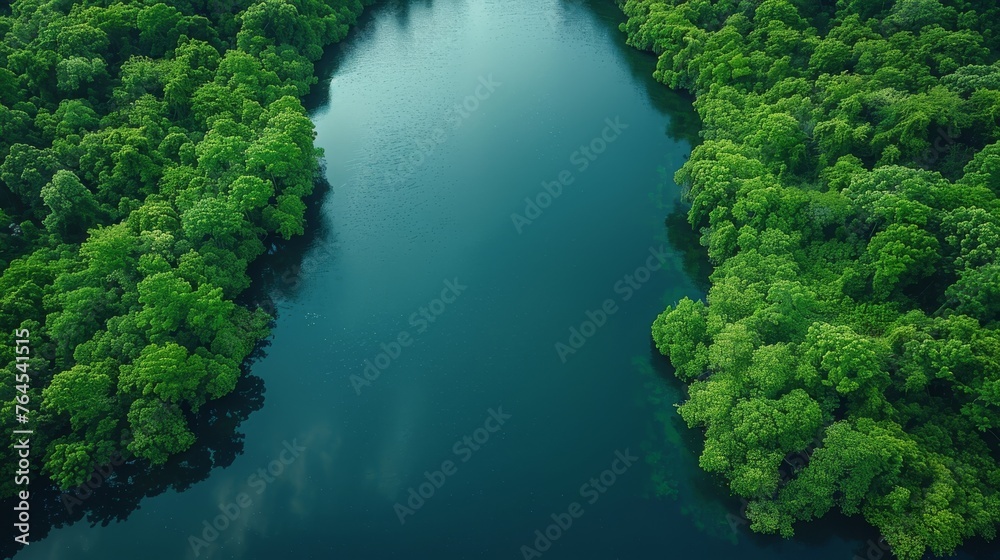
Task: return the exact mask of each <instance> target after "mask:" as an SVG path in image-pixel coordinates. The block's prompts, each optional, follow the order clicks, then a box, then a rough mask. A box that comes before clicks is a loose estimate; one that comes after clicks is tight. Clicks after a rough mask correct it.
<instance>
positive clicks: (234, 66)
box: [0, 0, 371, 497]
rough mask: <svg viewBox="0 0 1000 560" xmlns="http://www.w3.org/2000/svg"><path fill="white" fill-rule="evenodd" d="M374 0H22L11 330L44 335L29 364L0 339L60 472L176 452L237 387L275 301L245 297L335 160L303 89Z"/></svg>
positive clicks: (7, 25) (8, 201)
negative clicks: (118, 456) (320, 149)
mask: <svg viewBox="0 0 1000 560" xmlns="http://www.w3.org/2000/svg"><path fill="white" fill-rule="evenodd" d="M370 3H371V2H370V1H367V2H362V1H361V0H324V1H320V0H296V1H292V2H288V1H284V0H262V1H243V0H182V1H179V2H169V3H164V2H158V1H155V0H149V1H138V0H137V1H116V2H111V1H91V0H86V1H67V0H52V1H43V0H19V1H17V2H14V3H13V4H12V5H11V6H9V7H7V8H4V10H6V12H5V13H2V15H0V37H2V42H0V161H2V162H3V163H2V164H0V208H2V210H0V269H2V270H3V274H2V276H0V298H2V302H0V331H3V332H5V333H14V332H15V330H19V331H21V330H27V331H28V332H30V340H31V345H30V350H31V354H30V359H29V360H28V361H27V362H24V363H25V364H27V367H26V368H24V366H22V368H23V369H26V370H27V372H28V375H24V373H22V372H21V371H19V370H18V369H17V366H16V365H15V359H14V357H15V356H14V348H15V347H14V345H13V344H10V345H7V344H5V345H4V346H2V347H0V364H3V366H2V367H3V370H2V371H0V377H2V381H0V400H2V404H0V415H2V417H3V421H4V425H5V426H7V427H8V428H10V429H15V428H16V427H18V425H17V424H15V423H14V418H15V406H16V404H17V403H18V402H22V403H23V402H29V403H31V404H30V406H29V407H28V408H29V410H30V411H31V414H30V417H29V425H30V426H31V428H32V429H33V430H34V436H33V437H32V447H33V450H34V453H35V454H36V455H37V456H39V459H40V460H39V463H40V465H39V466H40V467H41V468H40V471H41V474H43V475H44V476H46V477H47V478H49V479H51V480H52V481H53V482H55V483H56V484H58V485H59V486H60V487H62V488H64V489H66V488H70V487H72V486H75V485H77V484H80V483H81V482H82V481H83V480H84V479H85V478H86V477H87V476H88V475H89V474H90V472H91V469H92V468H93V465H95V464H106V463H107V462H108V461H109V459H110V457H111V456H112V454H114V453H123V452H124V451H125V450H127V451H128V452H129V453H130V454H131V455H132V456H134V457H138V458H140V459H144V460H148V461H149V462H150V463H152V464H154V465H155V464H162V463H164V462H165V461H166V460H167V459H168V457H170V456H172V455H175V454H177V453H179V452H182V451H184V450H186V449H188V448H189V447H190V446H191V445H192V443H193V442H194V439H195V436H194V435H193V433H192V432H191V430H190V429H189V425H188V422H189V419H190V417H191V414H193V413H196V412H197V411H198V410H199V408H200V407H201V406H203V405H204V404H205V403H206V402H208V401H210V400H213V399H218V398H220V397H222V396H223V395H226V394H227V393H229V392H231V391H232V390H233V388H234V387H235V385H236V382H237V378H238V377H239V375H240V365H241V364H242V363H243V361H244V359H245V358H246V357H247V356H248V355H249V354H250V353H251V351H252V350H253V348H254V346H255V345H256V344H257V342H258V341H259V340H260V339H262V338H263V337H265V336H266V335H267V333H268V324H269V321H270V319H271V317H270V316H269V315H268V314H267V313H265V312H264V311H263V310H261V309H259V308H257V309H247V308H246V307H245V306H241V305H238V304H236V303H235V302H234V299H235V298H236V297H237V296H238V295H239V294H240V293H241V292H243V291H244V290H246V289H247V287H248V286H249V284H250V279H249V277H248V275H247V268H248V265H249V264H250V263H251V262H252V261H254V259H256V258H257V257H258V256H260V255H262V254H263V253H264V252H265V250H266V249H265V248H266V245H265V241H266V240H268V239H270V238H278V239H281V238H283V239H288V238H290V237H292V236H295V235H297V234H300V233H302V231H303V225H304V224H303V213H304V210H305V204H304V203H303V200H302V199H303V197H306V196H308V195H309V194H310V193H311V192H312V190H313V186H314V182H315V179H316V176H317V172H318V169H319V163H318V161H319V160H318V156H319V154H318V153H317V150H316V149H315V148H314V146H313V138H314V130H313V124H312V122H311V121H310V120H309V118H308V117H307V115H306V112H305V109H304V108H303V106H302V103H301V102H300V100H299V99H300V97H301V96H303V95H304V94H306V93H307V92H308V91H309V89H310V86H311V85H312V84H314V83H316V81H317V79H316V77H315V76H314V71H313V62H315V61H316V60H318V59H319V58H320V56H321V55H322V53H323V47H325V46H326V45H329V44H331V43H334V42H337V41H340V40H341V39H343V38H344V37H345V36H346V35H347V32H348V28H349V26H351V25H353V24H354V23H355V22H356V19H357V17H358V15H359V14H360V13H361V11H362V8H363V4H370ZM22 332H23V331H22ZM18 375H19V376H18ZM15 380H17V381H16V382H15ZM21 427H23V426H21ZM13 445H14V442H13V441H12V442H10V443H9V444H8V445H7V446H5V449H4V452H3V456H2V458H0V461H2V462H3V464H5V465H14V464H16V463H17V460H16V455H15V453H14V449H13ZM37 468H38V467H36V469H37ZM33 474H35V475H37V474H38V473H37V472H36V473H33ZM13 480H14V478H13V477H8V476H5V477H4V478H3V480H2V482H0V496H3V497H8V496H10V495H12V494H13V490H14V487H13V485H12V483H13Z"/></svg>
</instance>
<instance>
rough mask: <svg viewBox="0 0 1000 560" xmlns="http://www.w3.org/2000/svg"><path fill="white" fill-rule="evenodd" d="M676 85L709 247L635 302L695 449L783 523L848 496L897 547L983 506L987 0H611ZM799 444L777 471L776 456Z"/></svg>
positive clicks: (697, 221) (988, 518) (995, 378)
mask: <svg viewBox="0 0 1000 560" xmlns="http://www.w3.org/2000/svg"><path fill="white" fill-rule="evenodd" d="M622 7H623V9H624V11H625V13H626V14H627V16H628V21H627V23H624V24H622V26H621V29H622V30H623V31H625V32H626V33H627V34H628V40H629V44H631V45H633V46H635V47H637V48H640V49H644V50H649V51H652V52H653V53H655V54H656V55H657V57H658V62H657V67H656V73H655V78H656V79H657V80H658V81H660V82H662V83H664V84H666V85H667V86H669V87H671V88H677V89H683V90H686V91H689V92H690V93H691V94H693V95H694V96H695V108H696V110H697V112H698V114H699V116H700V117H701V119H702V121H703V123H704V128H703V131H702V142H701V144H700V145H699V146H697V148H696V149H695V150H694V151H693V153H692V155H691V157H690V160H689V161H688V162H687V163H686V164H685V165H684V166H683V168H682V169H681V170H680V171H679V172H678V173H677V175H676V181H677V183H678V184H680V185H682V187H684V189H685V193H686V196H687V198H688V201H689V202H690V204H691V207H690V211H689V213H688V221H689V223H690V225H691V226H692V227H693V228H694V229H695V230H696V231H697V232H698V233H699V234H700V235H701V244H702V245H703V246H704V247H705V249H706V250H707V252H708V255H709V257H710V259H711V261H712V263H713V265H714V269H713V271H712V274H711V277H710V280H711V289H710V291H709V292H708V294H707V297H706V300H705V301H694V300H691V299H683V300H681V301H680V302H678V303H677V304H676V305H673V306H671V307H670V308H668V309H667V310H666V311H665V312H664V313H663V314H661V315H660V316H659V317H658V318H657V319H656V321H655V323H654V324H653V326H652V334H653V338H654V340H655V343H656V346H657V348H658V349H659V350H660V351H661V352H662V353H663V354H664V355H666V356H667V357H668V358H669V359H670V362H671V363H672V364H673V365H674V367H675V368H676V375H677V377H678V378H680V379H681V380H683V381H684V382H686V383H687V384H688V391H689V393H688V399H687V400H686V401H685V402H684V403H683V404H682V405H680V406H679V408H678V410H679V412H680V414H681V416H682V417H683V419H684V420H685V421H686V422H687V424H688V425H689V426H691V427H697V428H700V429H701V430H703V431H704V449H703V450H702V451H701V455H700V459H699V464H700V466H701V467H702V468H703V469H704V470H706V471H709V472H712V473H718V475H720V476H721V477H723V478H724V479H725V481H726V482H727V483H728V486H729V489H730V490H731V491H732V493H733V494H735V495H738V496H742V497H744V498H746V499H747V500H748V502H749V506H748V508H747V516H748V518H749V520H750V522H751V528H752V529H753V530H755V531H758V532H762V533H778V534H781V535H783V536H786V537H787V536H791V535H793V534H794V532H795V529H796V526H797V525H800V524H801V522H807V521H810V520H814V519H817V518H820V517H823V516H824V515H826V514H827V513H828V512H831V510H839V511H840V512H842V513H843V514H845V515H848V516H854V515H860V516H863V517H864V519H865V520H867V521H868V522H869V523H870V524H871V525H873V526H875V527H877V528H878V530H879V531H881V533H882V535H883V536H884V538H885V539H886V541H887V542H888V543H889V545H890V546H891V547H892V551H893V552H894V553H895V554H896V555H897V556H898V557H899V558H901V559H903V560H916V559H918V558H921V557H922V555H923V554H925V553H926V552H928V551H929V552H931V553H933V554H935V555H947V554H949V553H952V552H953V551H955V550H956V547H958V546H959V545H961V544H962V543H963V542H965V541H967V540H968V539H970V538H974V537H979V538H984V539H986V540H990V539H993V538H994V537H995V536H996V531H997V525H998V523H1000V464H998V457H1000V452H998V449H1000V435H998V434H1000V332H998V330H997V327H998V326H1000V323H998V320H1000V263H998V262H997V261H998V259H997V257H998V252H1000V199H998V195H1000V142H998V140H1000V120H998V118H1000V62H998V59H1000V27H998V26H997V22H998V21H1000V8H998V7H997V5H996V3H995V2H993V1H986V0H983V1H977V0H942V1H938V0H898V1H896V2H871V1H866V0H837V1H836V2H833V1H830V0H827V1H823V2H815V1H806V0H765V1H763V2H749V1H746V0H741V1H737V0H717V1H709V0H690V1H686V2H685V1H664V0H629V1H628V2H623V3H622ZM803 452H806V453H807V454H808V455H809V460H808V462H807V463H806V464H805V465H804V466H803V467H801V468H799V469H797V470H795V471H794V472H791V473H789V472H788V469H786V468H785V459H786V457H789V456H791V455H793V454H798V453H803Z"/></svg>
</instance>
